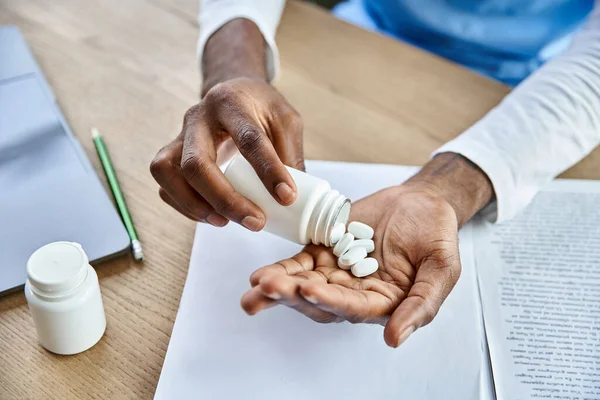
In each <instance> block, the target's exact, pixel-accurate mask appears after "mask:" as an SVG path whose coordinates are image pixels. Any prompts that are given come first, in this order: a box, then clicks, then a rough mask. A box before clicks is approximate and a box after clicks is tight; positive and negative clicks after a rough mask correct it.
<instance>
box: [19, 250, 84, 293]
mask: <svg viewBox="0 0 600 400" xmlns="http://www.w3.org/2000/svg"><path fill="white" fill-rule="evenodd" d="M88 262H89V261H88V258H87V255H86V254H85V252H84V251H83V248H82V247H81V245H80V244H79V243H73V242H54V243H50V244H47V245H45V246H43V247H41V248H39V249H38V250H36V251H35V252H34V253H33V254H32V255H31V257H29V261H27V277H28V279H29V281H30V283H31V285H32V287H33V288H34V289H37V290H38V291H40V292H43V293H44V294H49V295H60V294H62V293H65V292H68V291H71V290H72V289H75V288H76V287H78V286H79V285H80V284H81V283H83V281H84V280H85V278H86V276H87V265H88Z"/></svg>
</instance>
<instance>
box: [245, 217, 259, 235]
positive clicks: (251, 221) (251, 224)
mask: <svg viewBox="0 0 600 400" xmlns="http://www.w3.org/2000/svg"><path fill="white" fill-rule="evenodd" d="M242 225H243V226H244V227H245V228H246V229H250V230H251V231H253V232H258V231H260V228H261V227H262V221H261V220H260V219H258V218H256V217H252V216H247V217H246V218H244V219H243V220H242Z"/></svg>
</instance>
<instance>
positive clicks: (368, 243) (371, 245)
mask: <svg viewBox="0 0 600 400" xmlns="http://www.w3.org/2000/svg"><path fill="white" fill-rule="evenodd" d="M356 247H363V248H364V249H365V250H366V251H367V253H371V252H372V251H374V250H375V242H374V241H372V240H371V239H359V240H355V241H354V242H352V243H351V244H350V248H351V249H354V248H356Z"/></svg>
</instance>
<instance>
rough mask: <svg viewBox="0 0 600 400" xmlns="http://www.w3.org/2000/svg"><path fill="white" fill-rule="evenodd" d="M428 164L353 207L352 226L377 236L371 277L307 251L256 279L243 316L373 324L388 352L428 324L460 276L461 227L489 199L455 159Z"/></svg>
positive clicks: (476, 175)
mask: <svg viewBox="0 0 600 400" xmlns="http://www.w3.org/2000/svg"><path fill="white" fill-rule="evenodd" d="M432 163H433V165H428V166H426V167H425V168H424V169H423V170H422V171H421V172H420V173H419V174H417V175H416V176H415V177H414V178H412V179H411V180H409V181H408V182H407V183H405V184H403V185H401V186H397V187H392V188H388V189H384V190H382V191H379V192H377V193H375V194H373V195H371V196H369V197H367V198H365V199H362V200H360V201H358V202H357V203H355V204H354V205H353V207H352V215H351V218H350V219H351V220H354V221H361V222H364V223H367V224H369V225H370V226H372V227H373V228H374V229H375V236H374V238H373V239H374V241H375V252H374V253H372V254H371V255H370V256H371V257H375V258H376V259H377V260H378V261H379V265H380V266H379V270H378V271H377V272H376V273H374V274H373V275H370V276H369V277H366V278H356V277H354V276H353V275H352V274H351V273H350V272H349V271H344V270H342V269H340V268H338V267H337V258H336V257H335V256H334V255H333V254H332V252H331V249H328V248H326V247H323V246H314V245H311V246H308V247H306V248H305V249H304V250H303V251H302V252H301V253H299V254H297V255H296V256H294V257H292V258H290V259H287V260H283V261H280V262H278V263H276V264H273V265H269V266H266V267H263V268H260V269H258V270H257V271H256V272H254V273H253V274H252V276H251V277H250V283H251V286H252V289H250V290H249V291H248V292H247V293H246V294H244V296H243V297H242V301H241V303H242V307H243V308H244V310H245V311H246V312H247V313H249V314H255V313H257V312H259V311H261V310H264V309H265V308H268V307H270V306H273V305H276V304H283V305H286V306H288V307H291V308H294V309H295V310H297V311H299V312H301V313H303V314H305V315H306V316H308V317H309V318H312V319H313V320H315V321H318V322H338V321H344V320H347V321H350V322H353V323H357V322H366V323H378V324H382V325H385V330H384V337H385V341H386V343H387V344H388V345H390V346H392V347H397V346H399V345H400V344H401V343H402V342H404V341H405V340H406V338H407V337H408V336H410V334H412V333H413V332H414V331H415V330H416V329H418V328H420V327H422V326H424V325H426V324H428V323H429V322H431V320H432V319H433V318H434V317H435V315H436V314H437V312H438V310H439V308H440V306H441V304H442V302H443V301H444V300H445V299H446V297H447V296H448V294H449V293H450V291H451V290H452V288H453V287H454V285H455V284H456V282H457V280H458V277H459V275H460V269H461V266H460V257H459V253H458V228H459V226H460V225H462V224H463V223H464V222H465V221H467V220H468V219H470V218H471V216H472V215H473V214H474V212H475V211H477V210H478V209H480V208H481V207H483V206H484V205H485V204H487V203H488V202H489V200H490V197H491V194H492V191H491V185H490V184H489V181H488V180H487V178H486V177H485V175H483V173H482V172H481V171H480V170H478V169H477V168H476V167H474V166H471V165H470V164H469V162H468V161H467V160H465V159H463V158H461V157H460V156H457V155H452V154H444V155H441V156H438V157H436V159H434V161H432ZM456 173H459V175H458V176H456V175H454V174H456ZM461 176H462V178H460V177H461ZM440 178H442V179H440ZM457 179H458V180H457ZM460 179H468V180H469V182H470V183H468V184H466V185H464V186H463V185H461V184H460V183H459V180H460ZM471 189H473V190H474V192H472V193H470V194H471V195H470V196H468V195H467V194H468V191H469V190H471ZM457 190H459V191H458V192H457ZM449 198H451V199H452V201H449V200H448V199H449Z"/></svg>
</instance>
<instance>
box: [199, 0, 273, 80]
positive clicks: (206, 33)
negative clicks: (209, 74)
mask: <svg viewBox="0 0 600 400" xmlns="http://www.w3.org/2000/svg"><path fill="white" fill-rule="evenodd" d="M237 18H244V19H247V20H250V21H252V22H254V24H256V26H257V27H258V29H259V30H260V32H261V34H262V35H263V37H264V39H265V42H266V44H267V50H266V54H265V59H266V64H267V65H266V69H267V79H268V81H269V82H270V83H272V82H273V81H274V80H276V79H277V77H278V76H279V51H278V50H277V45H276V44H275V34H274V32H271V31H270V29H269V26H268V25H267V23H266V22H265V21H264V20H263V18H262V17H261V15H260V13H258V12H257V10H255V9H253V8H252V7H244V6H239V5H237V4H236V5H232V6H226V7H219V8H214V9H211V10H210V12H204V13H200V16H199V18H198V23H199V24H200V37H199V39H198V63H199V64H200V76H203V75H202V56H203V54H204V48H205V46H206V42H208V39H210V37H211V36H212V35H213V33H215V32H216V31H217V30H219V28H221V27H222V26H223V25H225V24H226V23H228V22H229V21H232V20H234V19H237Z"/></svg>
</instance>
